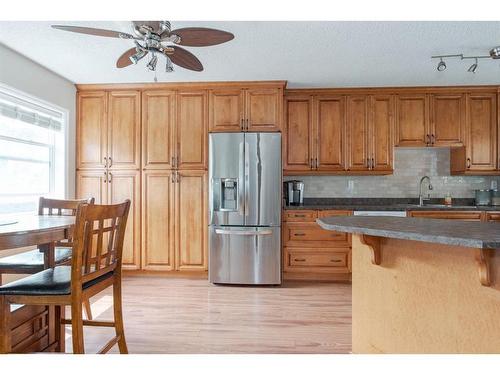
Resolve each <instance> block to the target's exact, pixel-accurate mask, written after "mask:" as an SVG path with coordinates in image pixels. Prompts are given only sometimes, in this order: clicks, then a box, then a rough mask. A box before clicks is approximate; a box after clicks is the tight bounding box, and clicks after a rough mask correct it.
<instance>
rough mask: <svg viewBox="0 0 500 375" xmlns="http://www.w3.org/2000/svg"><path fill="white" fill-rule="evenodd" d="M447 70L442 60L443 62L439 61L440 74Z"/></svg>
mask: <svg viewBox="0 0 500 375" xmlns="http://www.w3.org/2000/svg"><path fill="white" fill-rule="evenodd" d="M445 69H446V63H445V62H444V61H443V59H442V58H441V61H439V64H438V66H437V70H438V72H442V71H443V70H445Z"/></svg>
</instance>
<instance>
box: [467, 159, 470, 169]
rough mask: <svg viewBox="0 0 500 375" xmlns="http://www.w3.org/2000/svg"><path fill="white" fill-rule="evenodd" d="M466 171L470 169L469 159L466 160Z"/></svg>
mask: <svg viewBox="0 0 500 375" xmlns="http://www.w3.org/2000/svg"><path fill="white" fill-rule="evenodd" d="M467 169H470V158H467Z"/></svg>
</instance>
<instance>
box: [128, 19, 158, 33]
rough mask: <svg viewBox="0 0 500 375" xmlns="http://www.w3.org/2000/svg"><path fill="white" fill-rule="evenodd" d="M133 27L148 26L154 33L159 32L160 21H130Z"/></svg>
mask: <svg viewBox="0 0 500 375" xmlns="http://www.w3.org/2000/svg"><path fill="white" fill-rule="evenodd" d="M132 24H133V25H134V26H135V27H141V26H143V25H144V26H149V27H151V29H153V31H154V32H159V31H160V21H132Z"/></svg>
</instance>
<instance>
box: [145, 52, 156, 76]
mask: <svg viewBox="0 0 500 375" xmlns="http://www.w3.org/2000/svg"><path fill="white" fill-rule="evenodd" d="M157 62H158V57H157V56H156V55H153V57H151V60H149V62H148V65H147V67H148V69H149V70H151V71H153V72H154V71H155V70H156V63H157Z"/></svg>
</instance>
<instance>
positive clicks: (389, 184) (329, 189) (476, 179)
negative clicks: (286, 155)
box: [285, 148, 500, 198]
mask: <svg viewBox="0 0 500 375" xmlns="http://www.w3.org/2000/svg"><path fill="white" fill-rule="evenodd" d="M424 175H428V176H429V177H430V178H431V182H432V185H433V187H434V190H433V191H432V192H431V197H435V198H442V197H444V196H445V194H447V193H448V192H450V193H451V194H452V196H453V197H455V198H472V197H474V191H473V190H474V189H485V188H489V187H490V182H491V181H492V180H496V179H498V180H500V176H498V177H487V176H450V150H449V148H395V150H394V174H392V175H388V176H295V177H286V178H285V179H299V180H302V181H304V183H305V192H304V196H305V197H308V198H335V197H339V198H346V197H373V198H413V197H418V182H419V180H420V177H422V176H424Z"/></svg>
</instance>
